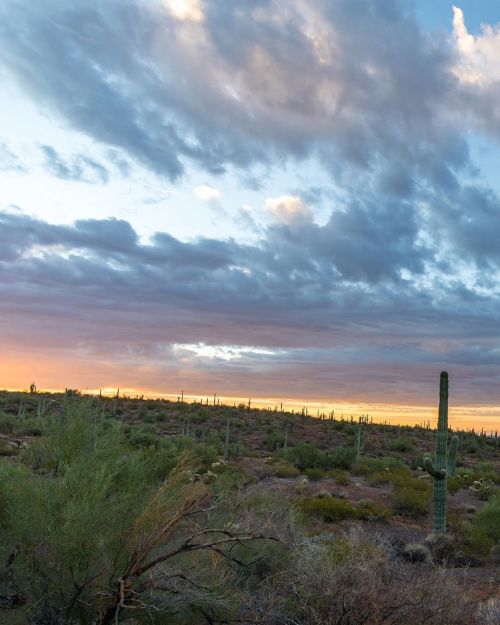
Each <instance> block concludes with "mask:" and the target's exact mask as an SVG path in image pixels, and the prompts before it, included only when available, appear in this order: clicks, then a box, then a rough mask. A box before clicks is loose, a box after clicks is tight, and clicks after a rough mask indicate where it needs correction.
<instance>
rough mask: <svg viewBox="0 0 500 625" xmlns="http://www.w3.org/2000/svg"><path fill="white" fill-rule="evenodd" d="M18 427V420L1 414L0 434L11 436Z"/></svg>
mask: <svg viewBox="0 0 500 625" xmlns="http://www.w3.org/2000/svg"><path fill="white" fill-rule="evenodd" d="M15 427H16V418H15V417H13V416H12V415H6V414H1V413H0V433H2V434H11V433H12V432H13V431H14V430H15Z"/></svg>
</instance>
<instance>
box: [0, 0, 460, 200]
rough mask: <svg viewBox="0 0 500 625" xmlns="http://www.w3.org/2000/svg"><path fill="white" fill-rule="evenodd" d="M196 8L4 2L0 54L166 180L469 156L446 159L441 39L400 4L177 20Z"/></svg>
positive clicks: (73, 120)
mask: <svg viewBox="0 0 500 625" xmlns="http://www.w3.org/2000/svg"><path fill="white" fill-rule="evenodd" d="M197 6H198V4H197V3H195V2H188V1H187V0H184V2H180V0H177V1H176V2H175V3H172V2H169V3H165V2H164V3H161V2H157V3H143V2H140V1H139V0H132V1H131V2H127V3H110V4H105V5H102V4H100V3H96V2H90V3H89V2H87V1H84V0H75V2H71V3H60V2H57V1H56V0H48V4H47V3H45V4H44V7H43V8H42V7H41V6H40V5H39V4H36V3H31V4H30V6H29V7H28V8H27V7H26V4H25V2H24V1H23V0H7V1H6V2H5V3H4V4H3V5H2V9H1V12H2V14H3V18H4V19H3V20H2V21H1V24H2V25H1V27H0V47H1V49H2V60H3V64H4V65H5V66H6V68H7V69H8V71H10V72H11V73H12V74H13V75H14V76H15V77H16V79H17V80H19V81H20V82H21V83H22V84H23V85H24V87H25V89H26V90H27V91H28V92H29V93H30V94H31V95H32V97H33V98H35V99H36V101H37V102H38V103H39V106H41V107H45V108H46V109H47V110H48V111H50V112H51V113H52V114H54V115H57V116H59V117H61V118H62V119H64V120H65V122H66V123H69V124H71V125H72V126H73V127H75V128H76V129H78V130H80V131H83V132H85V133H87V134H88V135H90V136H91V137H93V138H94V139H95V140H97V141H98V142H101V143H104V144H107V145H108V146H110V147H113V148H120V149H122V150H124V151H126V152H127V153H128V155H129V157H130V158H132V159H135V160H138V161H140V162H141V163H142V164H143V165H145V166H147V167H149V168H151V169H152V170H153V171H154V172H156V173H159V174H161V175H164V176H166V177H168V178H170V179H171V180H175V179H177V178H178V177H179V176H181V175H182V174H183V173H184V172H185V167H186V164H187V163H194V164H196V165H198V166H201V167H202V168H204V169H205V170H206V171H209V172H211V173H221V172H223V171H225V170H226V169H227V168H228V167H230V166H231V167H235V168H237V169H240V170H242V171H247V170H248V169H249V168H251V167H252V165H256V164H259V163H260V164H264V165H269V164H270V163H274V162H276V161H279V162H280V163H282V164H285V163H286V162H288V161H290V160H291V159H293V160H302V159H304V158H306V157H310V156H311V157H314V158H317V159H318V160H319V162H321V163H322V164H323V166H324V167H325V168H326V169H327V170H328V171H329V172H330V173H331V174H332V175H334V176H335V177H347V178H349V177H351V178H352V179H353V180H359V175H360V172H364V173H365V174H366V173H368V174H371V173H373V172H374V171H376V170H378V168H379V166H380V162H381V161H383V162H384V163H386V162H387V161H389V162H391V163H395V164H398V165H399V166H400V167H401V166H405V167H409V168H412V169H414V170H418V172H419V174H420V175H421V176H426V175H427V171H426V169H427V164H428V163H431V164H432V162H435V163H440V166H441V168H442V169H443V170H447V169H450V168H451V169H453V168H454V167H456V166H457V165H458V166H463V162H462V163H456V162H448V161H446V160H445V161H443V159H441V158H440V156H441V152H442V149H446V146H447V144H448V143H449V142H450V141H453V137H454V134H455V133H454V129H452V128H451V127H450V124H449V121H448V117H449V115H448V109H447V108H446V103H447V102H448V101H449V100H450V91H452V90H453V76H452V73H451V71H450V65H451V61H450V58H449V57H450V55H449V52H448V50H447V47H446V46H445V45H442V46H440V45H436V44H435V43H434V42H433V41H431V40H430V38H429V37H427V36H425V35H424V34H423V33H422V32H421V31H420V30H419V28H418V26H417V23H416V21H415V18H414V16H413V15H412V14H411V13H410V12H409V11H407V10H405V9H404V5H402V4H400V3H398V2H395V1H394V2H392V1H391V2H390V4H389V5H388V6H387V7H386V8H382V7H381V5H380V3H379V2H377V1H376V0H364V1H363V2H352V0H349V1H347V0H336V1H335V2H327V1H326V0H319V1H318V2H314V3H312V2H311V3H304V2H302V0H290V2H287V3H271V2H267V1H264V2H257V3H233V2H228V1H227V0H216V1H214V2H210V3H204V4H203V7H202V8H203V11H202V15H203V19H179V15H181V14H182V15H184V16H185V17H186V16H187V17H189V16H191V17H193V16H197V15H201V13H199V14H198V11H200V12H201V9H200V8H199V7H201V6H202V5H201V4H200V5H199V7H198V8H197ZM175 7H177V8H175ZM360 7H362V8H361V9H360ZM173 9H174V10H173ZM48 16H50V17H48ZM40 67H43V68H44V71H43V72H40V71H39V69H38V68H40ZM408 67H411V68H412V71H411V72H409V71H408ZM297 77H300V79H298V78H297ZM351 168H353V170H352V171H351ZM407 187H408V185H403V188H404V189H407ZM397 188H401V185H399V187H397Z"/></svg>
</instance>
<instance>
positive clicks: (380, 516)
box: [355, 499, 391, 521]
mask: <svg viewBox="0 0 500 625" xmlns="http://www.w3.org/2000/svg"><path fill="white" fill-rule="evenodd" d="M355 508H356V518H358V519H362V520H364V521H387V520H389V518H390V516H391V512H390V510H388V509H387V508H386V507H385V506H382V505H381V504H379V503H376V502H375V501H372V500H371V499H361V500H360V501H358V502H357V503H356V506H355Z"/></svg>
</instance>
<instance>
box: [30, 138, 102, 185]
mask: <svg viewBox="0 0 500 625" xmlns="http://www.w3.org/2000/svg"><path fill="white" fill-rule="evenodd" d="M40 149H41V151H42V153H43V155H44V159H45V161H44V165H45V167H46V169H47V170H48V171H49V172H50V173H51V174H53V175H54V176H56V177H57V178H61V179H62V180H72V181H75V182H90V183H95V182H99V183H101V184H105V183H106V182H108V181H109V171H108V170H107V168H106V167H104V165H101V163H98V162H97V161H95V160H93V159H91V158H89V157H88V156H84V155H82V154H77V155H74V156H72V157H71V158H69V159H67V158H64V157H62V156H61V155H60V154H59V153H58V152H57V150H56V149H55V148H53V147H52V146H50V145H42V146H40Z"/></svg>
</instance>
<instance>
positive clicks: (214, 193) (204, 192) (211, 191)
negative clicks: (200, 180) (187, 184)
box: [193, 184, 222, 202]
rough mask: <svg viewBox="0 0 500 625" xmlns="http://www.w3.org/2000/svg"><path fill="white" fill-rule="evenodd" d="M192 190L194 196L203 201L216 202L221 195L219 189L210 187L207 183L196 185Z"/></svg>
mask: <svg viewBox="0 0 500 625" xmlns="http://www.w3.org/2000/svg"><path fill="white" fill-rule="evenodd" d="M193 191H194V194H195V195H196V197H197V198H198V199H200V200H203V201H204V202H216V201H217V200H219V199H220V198H221V197H222V193H221V192H220V191H219V189H216V188H215V187H211V186H210V185H208V184H202V185H200V186H198V187H195V188H194V189H193Z"/></svg>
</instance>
